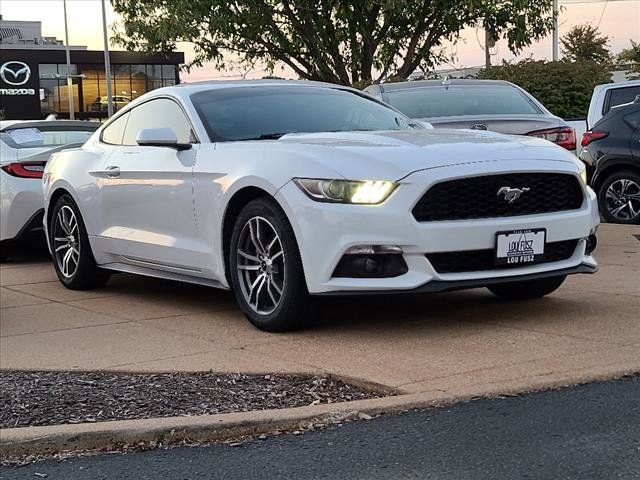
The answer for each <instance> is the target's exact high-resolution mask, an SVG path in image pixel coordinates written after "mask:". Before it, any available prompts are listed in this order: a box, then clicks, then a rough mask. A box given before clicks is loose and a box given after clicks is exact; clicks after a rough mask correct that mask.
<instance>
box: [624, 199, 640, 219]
mask: <svg viewBox="0 0 640 480" xmlns="http://www.w3.org/2000/svg"><path fill="white" fill-rule="evenodd" d="M627 205H629V211H630V212H631V218H636V217H637V216H638V213H639V212H638V210H636V209H635V208H633V203H631V200H629V203H627Z"/></svg>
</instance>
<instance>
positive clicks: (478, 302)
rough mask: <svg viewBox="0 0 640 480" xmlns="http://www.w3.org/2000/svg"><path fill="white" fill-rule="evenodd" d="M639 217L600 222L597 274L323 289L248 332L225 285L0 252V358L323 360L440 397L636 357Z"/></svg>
mask: <svg viewBox="0 0 640 480" xmlns="http://www.w3.org/2000/svg"><path fill="white" fill-rule="evenodd" d="M634 235H638V236H640V227H624V226H617V225H603V226H602V227H601V228H600V230H599V241H600V244H599V247H598V250H597V251H596V254H597V255H596V256H597V258H598V259H599V261H600V264H601V270H600V272H599V273H598V274H596V275H590V276H587V275H584V276H574V277H571V278H569V279H568V280H567V282H566V283H565V285H564V286H563V287H562V288H561V289H560V290H559V291H558V292H557V293H555V294H554V295H552V296H550V297H548V298H546V299H542V300H535V301H526V302H502V301H500V300H498V299H496V298H495V297H493V296H492V295H491V294H490V293H489V292H488V291H486V290H474V291H466V292H453V293H445V294H438V295H427V296H416V297H383V298H369V297H367V298H355V299H339V300H338V299H336V300H328V301H327V302H325V305H324V313H323V315H322V319H321V321H320V322H319V323H318V324H317V325H316V326H315V327H312V328H310V329H308V330H306V331H302V332H296V333H291V334H268V333H264V332H260V331H258V330H256V329H254V328H253V327H251V325H250V324H249V323H248V322H247V321H246V320H245V319H244V317H243V316H242V314H241V313H240V311H239V310H238V309H237V307H236V306H235V303H234V300H233V296H232V295H231V294H230V293H228V292H223V291H218V290H214V289H209V288H204V287H197V286H192V285H183V284H178V283H173V282H168V281H162V280H157V279H149V278H142V277H135V276H130V275H116V276H114V277H113V278H112V279H111V281H110V282H109V283H108V285H107V286H106V287H105V288H103V289H100V290H95V291H90V292H73V291H69V290H66V289H64V288H63V287H62V286H61V285H60V284H59V283H58V281H57V279H56V277H55V273H54V271H53V268H52V266H51V265H50V263H48V262H47V261H46V260H41V261H31V262H24V261H22V262H16V263H12V262H8V263H4V264H2V265H1V266H0V305H1V310H0V337H1V338H0V368H1V369H42V370H50V369H81V370H91V369H103V370H123V371H171V370H186V371H195V370H214V371H219V372H256V373H263V372H310V373H314V372H328V373H332V374H337V375H342V376H346V377H352V378H356V379H361V380H363V381H367V382H373V383H378V384H383V385H386V386H390V387H395V388H397V389H399V391H401V392H403V393H414V394H416V393H420V394H423V395H426V396H429V395H433V396H434V397H439V396H442V395H443V394H445V395H446V396H447V397H449V396H452V395H453V396H455V395H460V396H468V395H473V394H481V393H483V392H487V391H499V390H505V391H506V390H514V389H515V390H527V389H530V388H539V387H540V386H545V385H557V384H562V383H574V382H578V381H583V380H589V379H593V378H604V377H607V376H614V375H616V374H620V373H627V372H632V371H639V370H640V328H638V327H639V326H640V314H639V312H640V240H639V239H638V238H636V237H635V236H634Z"/></svg>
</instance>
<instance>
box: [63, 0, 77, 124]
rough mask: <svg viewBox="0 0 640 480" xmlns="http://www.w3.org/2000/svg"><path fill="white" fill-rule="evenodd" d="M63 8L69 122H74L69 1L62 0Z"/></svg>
mask: <svg viewBox="0 0 640 480" xmlns="http://www.w3.org/2000/svg"><path fill="white" fill-rule="evenodd" d="M62 6H63V9H64V49H65V51H66V53H67V75H66V77H67V90H68V94H67V97H68V100H69V120H74V119H75V118H76V117H75V107H74V105H73V78H72V75H71V54H70V52H69V28H68V27H67V0H62Z"/></svg>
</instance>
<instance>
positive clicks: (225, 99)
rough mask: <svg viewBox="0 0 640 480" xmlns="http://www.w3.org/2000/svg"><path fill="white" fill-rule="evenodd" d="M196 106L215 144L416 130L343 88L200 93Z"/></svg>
mask: <svg viewBox="0 0 640 480" xmlns="http://www.w3.org/2000/svg"><path fill="white" fill-rule="evenodd" d="M191 100H192V102H193V105H194V106H195V109H196V111H197V112H198V115H199V116H200V118H201V119H202V122H203V123H204V125H205V128H206V129H207V132H208V133H209V137H210V138H211V140H212V141H234V140H235V141H238V140H254V139H264V140H267V139H276V138H279V137H280V136H282V135H284V134H287V133H303V132H304V133H315V132H346V131H377V130H405V129H411V128H415V127H414V126H413V124H412V123H411V122H410V120H409V119H408V118H406V117H405V116H404V115H402V114H400V113H398V112H396V111H394V110H393V109H391V108H388V107H386V106H384V105H382V104H380V103H378V102H376V101H373V100H370V99H368V98H366V97H364V96H361V95H359V94H357V93H354V92H351V91H349V90H344V89H340V88H327V87H312V86H276V85H270V86H253V87H232V88H224V89H213V90H207V91H203V92H198V93H194V94H193V95H191Z"/></svg>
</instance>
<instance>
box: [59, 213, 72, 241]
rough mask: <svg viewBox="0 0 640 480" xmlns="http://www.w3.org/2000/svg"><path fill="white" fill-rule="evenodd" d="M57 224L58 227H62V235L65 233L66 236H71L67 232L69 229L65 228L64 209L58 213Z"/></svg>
mask: <svg viewBox="0 0 640 480" xmlns="http://www.w3.org/2000/svg"><path fill="white" fill-rule="evenodd" d="M58 224H59V225H60V227H62V230H64V233H66V234H67V235H71V232H70V231H69V227H68V226H67V221H66V219H65V218H64V208H63V209H61V210H60V211H59V212H58Z"/></svg>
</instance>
